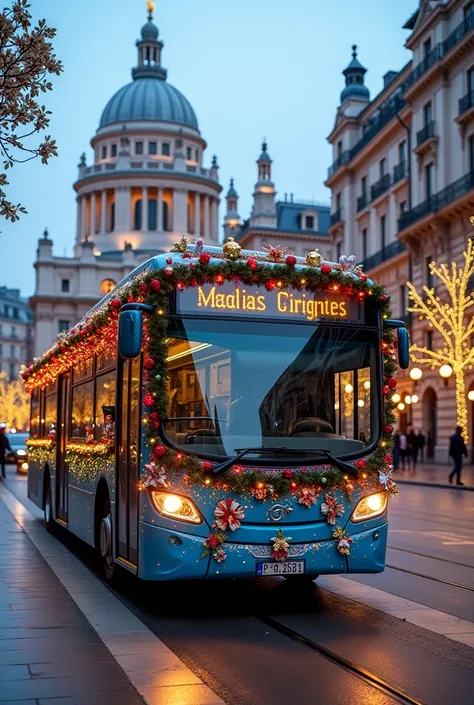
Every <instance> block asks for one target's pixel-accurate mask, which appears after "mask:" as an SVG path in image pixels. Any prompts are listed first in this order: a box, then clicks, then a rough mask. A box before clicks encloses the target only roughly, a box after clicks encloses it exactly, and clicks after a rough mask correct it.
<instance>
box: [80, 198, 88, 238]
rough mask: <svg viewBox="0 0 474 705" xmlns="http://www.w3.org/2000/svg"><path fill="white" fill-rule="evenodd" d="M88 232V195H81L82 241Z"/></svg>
mask: <svg viewBox="0 0 474 705" xmlns="http://www.w3.org/2000/svg"><path fill="white" fill-rule="evenodd" d="M86 233H87V223H86V197H85V196H81V232H80V233H79V240H80V241H82V240H83V239H84V237H85V236H86Z"/></svg>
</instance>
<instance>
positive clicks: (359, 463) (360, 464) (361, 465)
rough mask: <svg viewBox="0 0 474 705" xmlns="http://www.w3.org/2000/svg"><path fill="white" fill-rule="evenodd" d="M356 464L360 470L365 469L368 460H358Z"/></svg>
mask: <svg viewBox="0 0 474 705" xmlns="http://www.w3.org/2000/svg"><path fill="white" fill-rule="evenodd" d="M354 465H355V466H356V468H357V469H358V470H364V469H365V468H366V467H367V461H366V460H356V461H355V463H354Z"/></svg>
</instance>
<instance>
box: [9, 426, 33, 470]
mask: <svg viewBox="0 0 474 705" xmlns="http://www.w3.org/2000/svg"><path fill="white" fill-rule="evenodd" d="M29 437H30V434H29V433H11V432H10V433H9V434H8V441H9V443H10V447H11V449H12V453H13V456H10V455H7V456H6V458H5V460H6V462H7V463H15V464H16V470H17V472H21V473H27V472H28V447H27V445H26V439H27V438H29Z"/></svg>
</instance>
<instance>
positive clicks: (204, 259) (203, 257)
mask: <svg viewBox="0 0 474 705" xmlns="http://www.w3.org/2000/svg"><path fill="white" fill-rule="evenodd" d="M210 260H211V255H210V254H209V252H201V254H200V255H199V264H209V262H210Z"/></svg>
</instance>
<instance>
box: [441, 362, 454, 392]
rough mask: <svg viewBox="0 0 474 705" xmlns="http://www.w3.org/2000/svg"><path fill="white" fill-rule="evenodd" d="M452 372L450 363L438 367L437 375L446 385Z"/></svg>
mask: <svg viewBox="0 0 474 705" xmlns="http://www.w3.org/2000/svg"><path fill="white" fill-rule="evenodd" d="M452 374H453V368H452V367H451V365H441V367H440V368H439V376H440V377H441V378H442V379H444V386H445V387H447V386H448V379H449V378H450V377H451V375H452Z"/></svg>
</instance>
